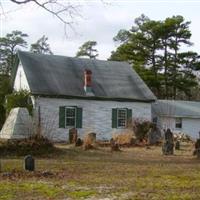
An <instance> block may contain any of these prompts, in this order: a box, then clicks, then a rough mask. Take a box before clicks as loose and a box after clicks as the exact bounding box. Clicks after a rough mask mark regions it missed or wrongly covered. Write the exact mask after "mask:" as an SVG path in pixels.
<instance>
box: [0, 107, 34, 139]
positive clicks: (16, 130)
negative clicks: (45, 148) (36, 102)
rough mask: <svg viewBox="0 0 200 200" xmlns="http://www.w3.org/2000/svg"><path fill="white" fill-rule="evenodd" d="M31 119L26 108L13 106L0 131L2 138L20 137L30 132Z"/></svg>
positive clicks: (26, 135) (24, 136)
mask: <svg viewBox="0 0 200 200" xmlns="http://www.w3.org/2000/svg"><path fill="white" fill-rule="evenodd" d="M31 124H32V120H31V116H30V115H29V112H28V110H27V109H26V108H13V109H12V110H11V111H10V113H9V115H8V117H7V119H6V121H5V123H4V125H3V127H2V130H1V132H0V138H2V139H22V138H26V137H29V136H30V135H31V133H32V126H31Z"/></svg>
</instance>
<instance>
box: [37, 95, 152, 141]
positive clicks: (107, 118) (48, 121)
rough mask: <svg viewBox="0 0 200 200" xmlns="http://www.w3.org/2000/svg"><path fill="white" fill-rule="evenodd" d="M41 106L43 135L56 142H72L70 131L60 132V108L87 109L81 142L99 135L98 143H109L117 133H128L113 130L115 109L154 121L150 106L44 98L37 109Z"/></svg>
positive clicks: (63, 130) (133, 103) (85, 110)
mask: <svg viewBox="0 0 200 200" xmlns="http://www.w3.org/2000/svg"><path fill="white" fill-rule="evenodd" d="M38 106H40V113H41V125H42V128H43V131H44V133H45V134H46V136H48V137H49V138H51V139H53V140H54V141H67V140H68V132H69V130H68V129H64V128H59V107H60V106H78V107H81V108H82V109H83V124H82V128H81V129H78V135H79V137H81V138H83V136H84V133H88V132H95V133H96V134H97V139H101V140H108V139H110V138H111V137H112V134H113V133H120V132H122V131H124V129H112V108H128V109H132V114H133V117H134V118H143V119H146V120H151V104H150V103H140V102H118V101H96V100H79V99H56V98H41V97H40V98H37V99H36V107H38ZM46 129H47V130H46ZM48 130H49V131H48Z"/></svg>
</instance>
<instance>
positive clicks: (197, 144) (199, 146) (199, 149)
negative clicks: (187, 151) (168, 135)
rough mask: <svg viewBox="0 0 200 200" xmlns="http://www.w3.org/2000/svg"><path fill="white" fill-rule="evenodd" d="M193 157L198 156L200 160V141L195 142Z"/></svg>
mask: <svg viewBox="0 0 200 200" xmlns="http://www.w3.org/2000/svg"><path fill="white" fill-rule="evenodd" d="M193 155H196V156H197V158H200V139H197V141H196V142H195V150H194V152H193Z"/></svg>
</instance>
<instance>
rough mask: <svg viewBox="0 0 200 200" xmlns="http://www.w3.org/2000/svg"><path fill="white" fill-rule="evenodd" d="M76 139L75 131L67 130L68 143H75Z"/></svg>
mask: <svg viewBox="0 0 200 200" xmlns="http://www.w3.org/2000/svg"><path fill="white" fill-rule="evenodd" d="M77 137H78V134H77V129H76V128H72V129H70V130H69V143H70V144H72V143H76V141H77Z"/></svg>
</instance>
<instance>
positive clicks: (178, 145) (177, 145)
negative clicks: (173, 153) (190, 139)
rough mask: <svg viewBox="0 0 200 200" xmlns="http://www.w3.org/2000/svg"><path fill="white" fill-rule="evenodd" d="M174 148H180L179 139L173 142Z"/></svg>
mask: <svg viewBox="0 0 200 200" xmlns="http://www.w3.org/2000/svg"><path fill="white" fill-rule="evenodd" d="M175 149H176V150H180V141H176V143H175Z"/></svg>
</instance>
